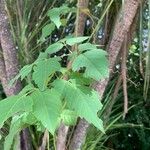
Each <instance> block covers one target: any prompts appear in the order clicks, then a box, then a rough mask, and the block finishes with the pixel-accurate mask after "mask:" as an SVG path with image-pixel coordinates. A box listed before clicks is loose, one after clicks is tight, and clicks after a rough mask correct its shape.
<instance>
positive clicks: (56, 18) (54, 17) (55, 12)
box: [48, 8, 61, 29]
mask: <svg viewBox="0 0 150 150" xmlns="http://www.w3.org/2000/svg"><path fill="white" fill-rule="evenodd" d="M48 16H49V17H50V19H51V21H52V22H53V23H54V24H55V25H56V27H57V28H58V29H59V27H60V26H61V21H60V11H59V9H58V8H53V9H51V10H49V11H48Z"/></svg>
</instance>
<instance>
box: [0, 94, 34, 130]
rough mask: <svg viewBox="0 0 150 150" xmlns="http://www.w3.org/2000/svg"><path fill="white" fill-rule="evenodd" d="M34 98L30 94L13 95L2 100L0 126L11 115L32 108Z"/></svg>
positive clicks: (0, 103)
mask: <svg viewBox="0 0 150 150" xmlns="http://www.w3.org/2000/svg"><path fill="white" fill-rule="evenodd" d="M32 104H33V103H32V99H31V98H30V97H29V96H25V95H24V96H21V97H20V96H11V97H8V98H6V99H4V100H2V101H0V127H2V126H3V124H4V122H5V121H6V120H7V119H8V118H9V117H11V116H13V115H14V114H16V113H19V112H30V111H31V110H32Z"/></svg>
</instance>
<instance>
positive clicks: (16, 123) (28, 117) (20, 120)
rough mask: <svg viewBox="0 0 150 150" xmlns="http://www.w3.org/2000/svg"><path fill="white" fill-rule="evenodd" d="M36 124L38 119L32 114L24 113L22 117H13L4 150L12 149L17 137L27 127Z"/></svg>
mask: <svg viewBox="0 0 150 150" xmlns="http://www.w3.org/2000/svg"><path fill="white" fill-rule="evenodd" d="M35 122H36V118H34V116H33V115H32V114H30V113H24V114H22V115H20V116H15V117H13V119H12V121H11V126H10V130H9V134H8V135H7V136H6V138H5V143H4V150H9V149H11V146H12V144H13V140H14V138H15V136H16V135H17V134H18V133H19V132H20V131H21V130H22V129H23V128H25V127H27V126H29V125H32V124H34V123H35Z"/></svg>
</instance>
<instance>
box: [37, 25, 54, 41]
mask: <svg viewBox="0 0 150 150" xmlns="http://www.w3.org/2000/svg"><path fill="white" fill-rule="evenodd" d="M54 30H55V25H54V24H53V23H50V24H47V25H46V26H44V27H43V28H42V36H41V38H40V39H41V41H43V40H45V38H46V37H47V36H49V35H51V33H52V32H53V31H54Z"/></svg>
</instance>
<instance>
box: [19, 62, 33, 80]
mask: <svg viewBox="0 0 150 150" xmlns="http://www.w3.org/2000/svg"><path fill="white" fill-rule="evenodd" d="M32 68H33V64H31V65H26V66H24V67H23V68H22V69H21V70H20V71H19V74H20V76H21V80H23V79H24V78H25V77H27V76H28V74H29V73H30V72H31V71H32Z"/></svg>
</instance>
